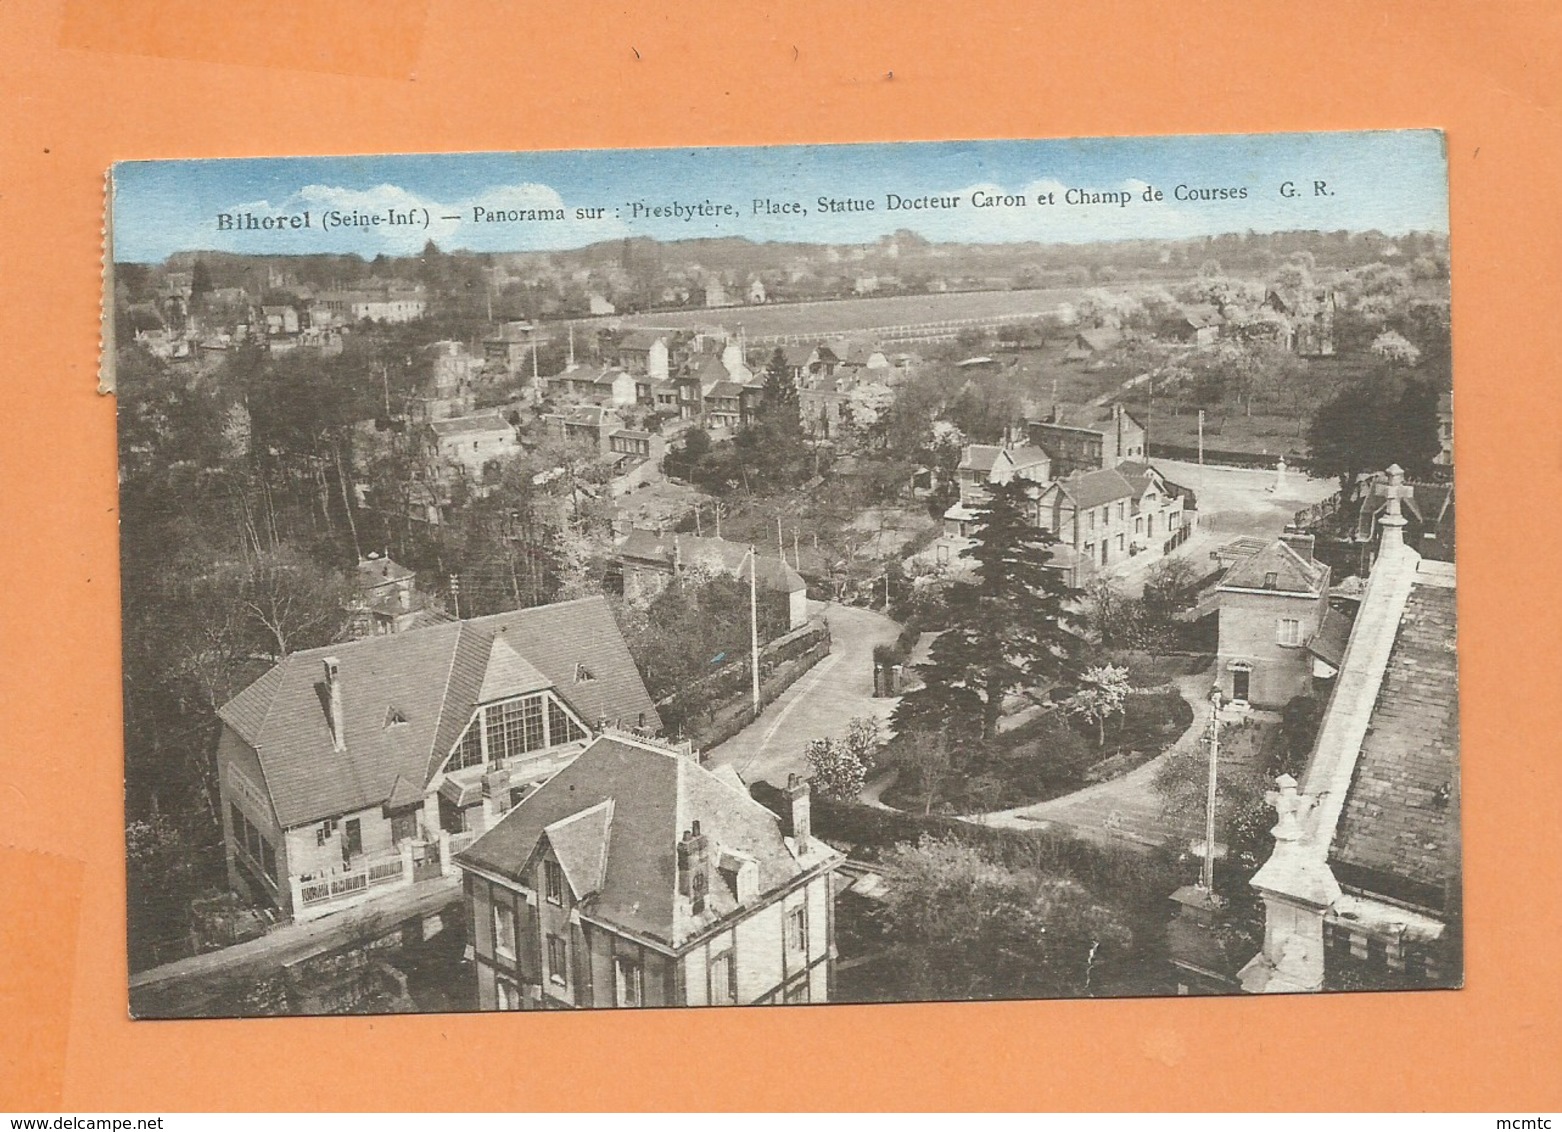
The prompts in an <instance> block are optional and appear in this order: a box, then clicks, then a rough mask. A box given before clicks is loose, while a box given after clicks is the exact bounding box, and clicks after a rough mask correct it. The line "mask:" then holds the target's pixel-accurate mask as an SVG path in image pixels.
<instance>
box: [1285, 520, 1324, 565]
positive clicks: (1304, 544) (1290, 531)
mask: <svg viewBox="0 0 1562 1132" xmlns="http://www.w3.org/2000/svg"><path fill="white" fill-rule="evenodd" d="M1280 541H1281V542H1283V543H1285V545H1286V546H1288V547H1290V548H1291V549H1292V550H1294V551H1296V553H1297V554H1299V555H1301V558H1302V561H1303V562H1311V561H1312V560H1313V545H1314V542H1315V539H1314V536H1313V535H1312V534H1311V533H1310V532H1307V531H1302V530H1298V529H1297V528H1296V527H1295V526H1288V527H1286V528H1285V533H1284V534H1282V535H1281V536H1280Z"/></svg>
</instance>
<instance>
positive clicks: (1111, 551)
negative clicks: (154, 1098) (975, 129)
mask: <svg viewBox="0 0 1562 1132" xmlns="http://www.w3.org/2000/svg"><path fill="white" fill-rule="evenodd" d="M108 201H109V205H110V212H111V216H110V217H109V218H108V222H107V223H106V225H105V238H106V240H107V241H109V244H110V246H111V249H112V256H111V260H112V262H111V263H110V264H107V265H106V267H107V268H110V269H111V270H112V272H113V274H112V276H110V277H109V278H110V279H111V283H109V282H106V285H105V318H106V320H107V321H106V324H105V328H104V341H105V353H106V354H109V353H112V354H114V356H115V358H116V359H117V360H118V361H119V362H120V368H119V375H118V376H119V380H120V381H122V382H123V383H124V386H123V388H122V389H121V390H120V393H121V412H120V428H121V446H120V460H121V468H120V482H121V515H122V529H123V531H124V535H123V537H124V540H125V546H126V551H125V553H124V555H123V556H122V557H123V561H124V580H123V593H124V605H125V614H124V616H125V640H126V646H125V657H126V661H125V664H126V714H127V727H126V742H127V760H126V775H127V782H126V787H127V803H126V804H127V810H128V811H129V813H130V815H131V819H132V821H134V822H137V823H139V824H138V825H137V826H136V831H137V832H136V836H137V837H138V838H141V839H142V841H141V843H140V848H141V849H142V850H144V851H141V852H138V853H137V854H136V855H135V856H134V858H133V859H134V860H135V861H136V862H138V863H137V864H136V865H135V866H133V867H134V868H135V869H136V870H139V871H138V873H137V875H135V876H133V877H132V885H131V891H132V899H131V900H130V901H129V916H130V925H129V928H130V932H129V934H130V940H131V944H130V949H131V963H132V968H133V970H134V971H135V975H134V978H133V981H132V988H131V997H132V1007H133V1010H134V1013H135V1014H136V1016H138V1017H169V1016H177V1017H183V1016H197V1015H200V1016H211V1015H249V1014H278V1013H280V1014H301V1013H332V1012H337V1011H345V1010H353V1011H357V1012H394V1011H403V1010H412V1009H424V1010H443V1011H463V1010H525V1009H534V1008H553V1007H577V1008H617V1007H630V1006H705V1005H712V1006H713V1005H727V1004H747V1003H761V1002H764V1003H777V1004H789V1003H824V1002H865V1001H920V1000H934V999H939V1000H942V999H963V998H1052V997H1079V996H1092V997H1095V996H1112V995H1126V994H1167V995H1175V994H1182V993H1218V994H1241V993H1269V992H1275V991H1320V990H1342V989H1409V988H1414V987H1434V986H1435V987H1457V986H1459V985H1461V983H1462V978H1463V972H1462V959H1461V955H1462V952H1461V945H1460V939H1461V926H1460V925H1461V922H1462V901H1461V898H1460V892H1461V877H1462V869H1461V862H1460V853H1459V797H1460V791H1459V758H1458V694H1457V691H1458V673H1457V653H1456V637H1457V626H1456V616H1455V604H1454V586H1455V574H1454V566H1453V555H1454V550H1453V548H1454V513H1455V512H1454V494H1453V478H1452V466H1453V454H1454V444H1453V417H1452V406H1453V398H1452V388H1453V376H1452V373H1453V370H1452V351H1451V330H1450V325H1449V304H1448V295H1449V272H1450V265H1449V258H1448V187H1447V167H1446V155H1445V151H1444V145H1443V139H1442V135H1441V134H1439V133H1437V132H1435V131H1426V130H1421V131H1397V132H1378V133H1339V134H1294V135H1284V134H1281V135H1254V136H1218V137H1217V136H1210V137H1174V138H1108V139H1083V140H1080V139H1075V140H1067V141H969V142H965V141H962V142H937V143H888V144H872V145H837V146H778V147H762V148H750V149H663V150H620V151H590V152H578V153H564V152H549V153H513V154H494V153H488V154H422V155H388V156H360V157H351V158H347V157H343V158H318V157H311V158H268V159H251V160H220V161H188V162H176V161H157V162H129V163H123V164H120V165H118V166H116V167H115V169H114V172H113V175H112V178H111V183H110V186H109V191H108ZM105 374H106V376H105V377H104V378H103V383H104V385H105V387H112V386H113V384H114V376H113V374H112V373H111V372H109V367H108V366H107V364H106V365H105ZM132 375H133V376H132ZM132 383H133V384H132ZM132 393H133V394H134V396H131V394H132ZM1000 613H1001V615H1000ZM154 634H158V635H156V636H154ZM1429 705H1430V706H1429ZM155 737H163V740H161V741H164V742H165V745H164V746H158V747H157V748H156V750H155V752H153V751H151V750H148V749H143V748H145V747H146V745H147V744H148V743H151V742H153V740H154V738H155ZM166 743H174V744H176V745H179V747H178V752H177V753H178V757H173V756H172V755H171V754H170V750H169V749H168V748H167V746H166ZM1233 800H1235V801H1233ZM1255 814H1257V815H1264V814H1268V815H1270V816H1268V817H1262V816H1260V817H1258V818H1254V817H1253V815H1255ZM1412 842H1413V844H1414V845H1415V846H1416V849H1415V851H1414V852H1407V851H1406V850H1405V848H1404V847H1405V846H1406V845H1407V844H1411V843H1412ZM175 850H177V851H175ZM190 860H199V861H200V862H202V865H203V867H201V868H199V869H186V870H184V871H180V870H178V869H175V868H173V867H172V863H174V862H182V861H190ZM1043 861H1048V862H1053V863H1052V864H1047V865H1043V864H1039V863H1037V862H1043ZM1027 862H1028V863H1027ZM148 893H156V894H157V895H158V899H157V900H152V899H150V898H148V897H147V895H146V894H148ZM170 894H172V895H171V896H170ZM1151 922H1154V923H1157V924H1158V925H1160V926H1163V927H1164V929H1165V930H1164V931H1161V930H1156V931H1154V932H1145V931H1143V930H1141V929H1142V927H1143V925H1144V924H1146V923H1151Z"/></svg>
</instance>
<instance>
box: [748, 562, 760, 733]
mask: <svg viewBox="0 0 1562 1132" xmlns="http://www.w3.org/2000/svg"><path fill="white" fill-rule="evenodd" d="M758 578H759V555H758V554H756V553H755V552H754V547H753V546H752V545H750V546H749V548H748V633H749V668H750V670H751V672H752V675H753V683H754V718H755V719H758V718H759V581H758Z"/></svg>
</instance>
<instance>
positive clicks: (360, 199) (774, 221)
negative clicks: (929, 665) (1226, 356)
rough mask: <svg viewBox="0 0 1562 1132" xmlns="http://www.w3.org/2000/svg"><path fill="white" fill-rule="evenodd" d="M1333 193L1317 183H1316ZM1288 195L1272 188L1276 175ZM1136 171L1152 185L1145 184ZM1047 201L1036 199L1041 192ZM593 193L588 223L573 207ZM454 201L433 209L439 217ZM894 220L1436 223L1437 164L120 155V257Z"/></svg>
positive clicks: (1071, 149)
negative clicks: (1071, 200)
mask: <svg viewBox="0 0 1562 1132" xmlns="http://www.w3.org/2000/svg"><path fill="white" fill-rule="evenodd" d="M1314 180H1321V181H1326V182H1328V185H1329V189H1330V191H1331V193H1332V195H1329V196H1320V195H1314V193H1313V190H1312V182H1313V181H1314ZM1286 181H1291V182H1294V183H1295V185H1296V188H1297V193H1298V195H1296V196H1294V197H1285V196H1282V195H1281V192H1280V186H1281V184H1282V183H1283V182H1286ZM1146 185H1152V186H1154V187H1155V188H1157V189H1160V190H1161V191H1162V193H1163V194H1164V199H1163V200H1161V201H1160V202H1153V203H1147V202H1145V201H1144V200H1143V192H1144V188H1145V186H1146ZM1178 185H1186V186H1191V187H1196V188H1207V189H1213V188H1246V189H1247V196H1246V198H1245V199H1237V200H1225V201H1219V202H1199V203H1190V202H1178V201H1176V200H1174V199H1173V197H1174V190H1175V189H1176V187H1177V186H1178ZM978 189H980V190H982V191H989V192H1003V193H1010V194H1023V195H1025V197H1026V199H1027V202H1028V203H1027V205H1026V207H1024V208H1007V209H995V208H989V209H979V208H975V207H973V205H972V201H971V198H972V194H973V192H974V191H977V190H978ZM1068 189H1079V190H1083V191H1086V192H1122V191H1129V192H1132V193H1133V198H1134V199H1133V202H1132V203H1131V204H1129V205H1128V206H1126V207H1118V206H1115V205H1109V206H1104V207H1103V206H1074V205H1068V204H1066V203H1063V194H1064V192H1065V191H1066V190H1068ZM1049 191H1050V192H1052V193H1053V194H1054V199H1055V200H1056V201H1057V202H1058V203H1056V204H1054V205H1051V206H1043V205H1039V204H1036V203H1035V201H1036V200H1037V198H1038V197H1041V196H1042V195H1044V194H1045V193H1047V192H1049ZM891 193H894V194H899V195H900V196H901V197H904V198H917V197H921V196H926V195H929V194H933V195H952V196H955V197H958V198H959V199H960V204H959V205H958V207H956V208H954V209H951V210H939V211H930V210H916V211H890V210H887V209H886V203H887V196H888V194H891ZM820 196H830V197H835V198H848V197H849V198H855V199H871V200H873V201H875V203H876V206H877V207H876V210H875V211H872V212H851V213H839V214H831V215H825V214H821V213H820V211H819V209H818V205H817V198H818V197H820ZM763 198H769V199H770V200H773V201H795V202H798V203H800V204H802V205H803V206H805V207H806V208H807V209H808V215H806V216H796V215H790V216H788V215H775V216H765V215H756V214H755V213H754V209H753V202H754V201H755V200H758V199H763ZM706 200H710V201H715V202H718V203H730V204H732V205H734V206H736V208H737V211H738V215H737V216H735V217H726V216H717V217H709V218H696V219H694V220H692V221H691V220H682V219H676V220H675V219H655V218H642V219H635V218H633V216H632V214H631V209H630V207H629V206H630V204H631V203H632V202H634V201H644V202H646V203H648V204H651V205H667V204H670V203H672V202H674V201H682V202H685V203H697V202H700V201H706ZM474 206H485V207H489V208H510V209H514V208H551V207H562V208H564V209H565V210H566V212H567V214H568V219H566V220H565V221H563V222H555V223H497V224H479V223H475V222H474V221H473V219H472V213H473V208H474ZM589 207H599V208H602V209H604V210H605V212H604V214H603V216H602V218H601V219H598V220H577V219H576V218H575V210H576V209H577V208H589ZM333 208H335V209H337V210H339V211H341V212H343V213H350V212H353V211H358V212H360V213H370V214H384V213H385V211H386V210H387V209H389V208H397V209H413V210H417V211H418V212H419V213H420V214H421V210H422V209H424V208H426V209H427V210H428V212H429V215H430V218H431V225H430V227H428V228H427V229H425V228H423V227H422V226H421V225H418V226H415V227H402V228H394V227H388V226H384V225H382V226H380V227H378V228H371V229H361V228H346V229H340V230H337V231H330V232H327V231H323V230H321V228H320V227H319V225H320V222H321V219H322V217H323V215H324V213H325V212H326V211H327V210H329V209H333ZM306 209H307V210H308V211H309V212H310V214H311V227H310V228H309V229H308V230H284V231H280V232H277V231H272V232H235V231H221V230H219V229H218V226H217V215H218V214H219V213H223V212H230V213H231V212H236V211H248V212H252V213H254V214H256V215H257V216H259V215H274V214H289V215H296V214H299V213H301V212H303V211H304V210H306ZM446 215H456V216H460V219H459V220H454V221H445V220H441V219H440V217H441V216H446ZM897 228H909V229H911V230H913V231H916V232H918V233H920V234H922V235H923V236H925V237H927V238H928V239H931V240H935V241H945V240H949V241H973V242H993V243H1001V242H1014V241H1024V240H1039V241H1043V242H1058V243H1079V242H1089V241H1094V240H1106V239H1124V238H1178V237H1187V236H1201V235H1217V234H1220V233H1223V232H1242V231H1247V230H1249V229H1251V230H1253V231H1258V232H1271V231H1283V230H1289V229H1321V230H1325V231H1335V230H1339V229H1348V230H1352V231H1364V230H1368V229H1377V230H1379V231H1382V232H1385V233H1389V234H1391V235H1396V234H1401V233H1404V232H1407V231H1413V230H1414V231H1432V232H1446V231H1447V230H1448V184H1447V165H1446V160H1445V157H1444V152H1443V139H1442V135H1441V134H1440V133H1438V132H1436V131H1432V130H1415V131H1394V132H1376V133H1332V134H1259V135H1249V136H1240V135H1230V136H1203V137H1173V138H1104V139H1075V140H1059V141H986V142H919V143H895V144H871V145H834V146H774V147H762V148H751V149H737V148H734V149H653V150H587V151H575V152H547V153H512V154H426V155H405V156H391V157H383V156H381V157H330V158H318V157H316V158H254V159H244V160H220V161H146V162H126V163H121V164H120V165H118V166H116V167H115V198H114V241H115V255H116V258H117V259H120V260H122V261H142V262H148V261H156V260H161V259H163V258H164V257H165V256H167V255H169V254H170V253H172V252H176V251H193V250H205V249H214V250H225V251H238V252H255V253H273V254H276V253H286V254H306V253H311V252H358V253H360V254H362V255H365V256H373V255H375V254H378V253H380V252H385V253H387V254H405V253H408V252H415V251H416V250H418V249H419V248H421V247H422V245H423V242H424V240H426V239H428V238H430V237H432V238H433V239H435V240H437V241H438V242H439V244H440V246H441V247H443V248H446V249H447V250H452V249H456V248H468V249H471V250H474V251H534V250H554V249H562V248H571V247H580V246H583V245H585V244H588V243H592V242H595V241H597V240H606V239H617V238H619V237H621V236H625V235H643V236H652V237H656V238H659V239H664V240H670V239H681V238H691V237H700V236H733V235H737V236H747V237H749V238H751V239H754V240H784V241H799V242H818V243H860V242H868V241H871V240H873V239H875V238H877V237H878V236H881V235H884V234H886V233H889V232H892V231H894V230H895V229H897Z"/></svg>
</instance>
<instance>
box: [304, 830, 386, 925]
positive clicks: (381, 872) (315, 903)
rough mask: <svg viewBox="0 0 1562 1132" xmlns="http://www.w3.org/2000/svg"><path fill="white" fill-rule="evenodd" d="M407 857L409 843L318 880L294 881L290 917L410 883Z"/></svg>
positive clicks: (315, 877) (313, 877)
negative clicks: (292, 914)
mask: <svg viewBox="0 0 1562 1132" xmlns="http://www.w3.org/2000/svg"><path fill="white" fill-rule="evenodd" d="M410 856H411V844H410V842H409V843H406V846H405V848H404V849H402V850H398V851H397V852H395V853H391V854H384V855H379V856H375V857H372V858H365V859H364V860H363V861H362V863H361V864H357V865H350V866H344V867H343V868H342V869H340V870H337V871H333V872H329V873H326V874H324V875H321V876H312V877H308V878H303V877H294V878H293V911H294V915H295V916H297V915H298V914H299V913H301V912H305V911H308V912H312V913H319V912H320V911H322V910H325V909H326V908H327V906H329V905H335V904H342V903H346V902H348V901H356V900H358V899H360V898H362V897H363V896H365V895H366V894H368V893H369V892H370V891H371V890H374V889H380V888H390V887H394V886H397V885H402V884H410V883H412V872H411V868H410V865H409V858H410Z"/></svg>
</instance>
